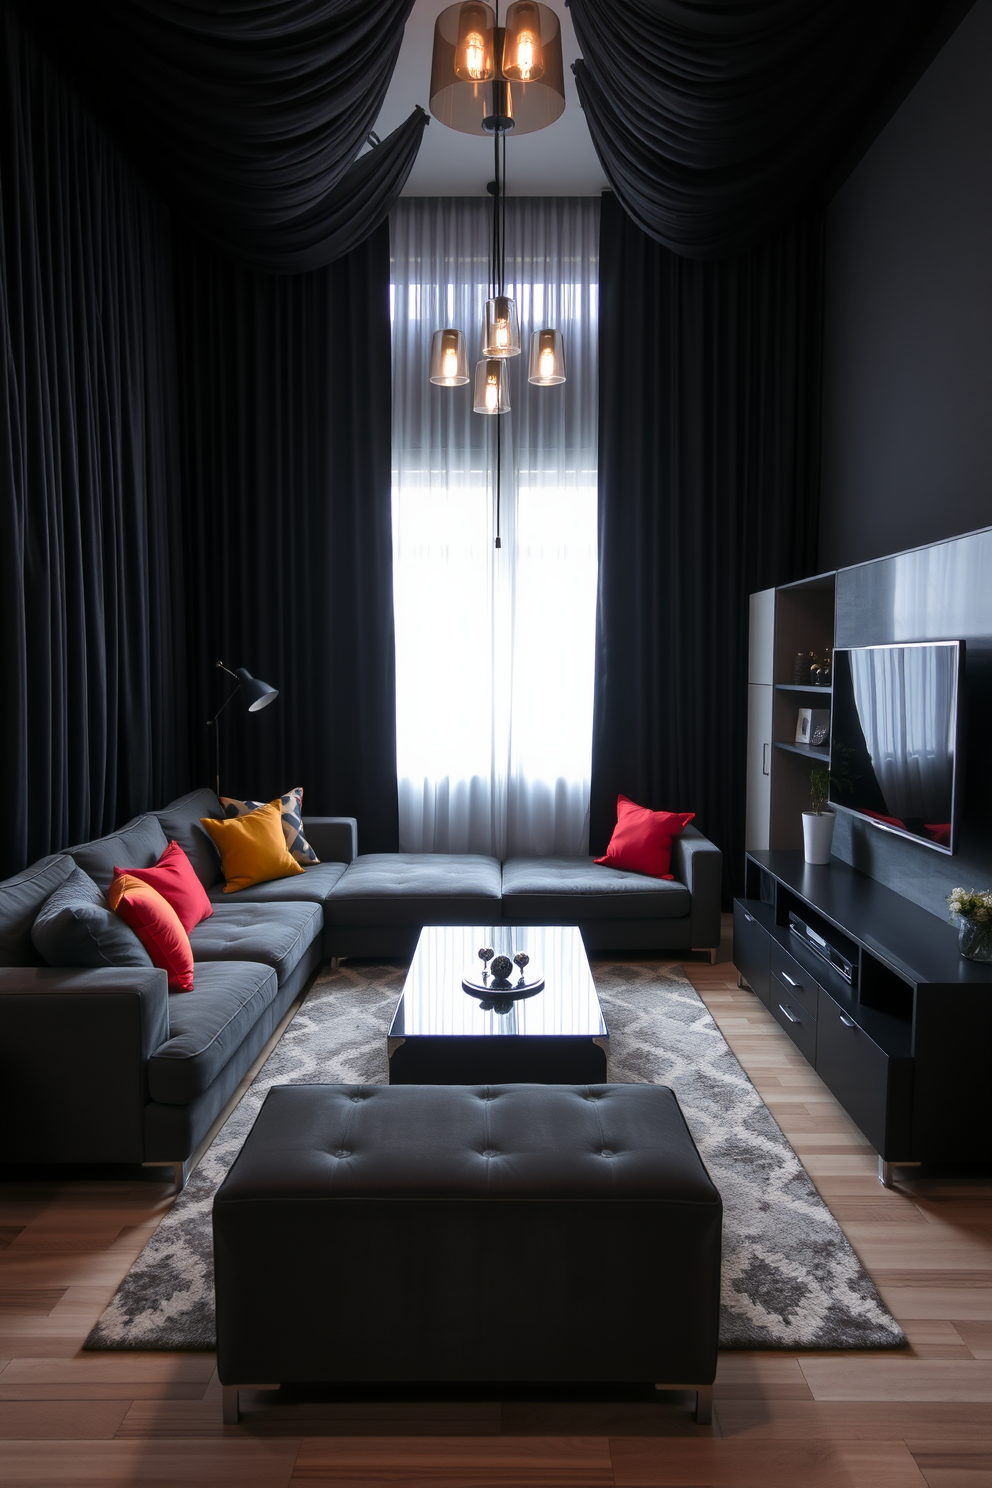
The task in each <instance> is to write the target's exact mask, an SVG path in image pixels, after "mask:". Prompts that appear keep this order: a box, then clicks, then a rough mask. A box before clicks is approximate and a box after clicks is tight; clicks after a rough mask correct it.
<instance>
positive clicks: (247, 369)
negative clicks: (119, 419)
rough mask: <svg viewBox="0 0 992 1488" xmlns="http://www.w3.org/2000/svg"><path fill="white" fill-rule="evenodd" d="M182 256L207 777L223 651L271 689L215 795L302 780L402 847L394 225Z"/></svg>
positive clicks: (228, 751) (235, 738) (230, 721)
mask: <svg viewBox="0 0 992 1488" xmlns="http://www.w3.org/2000/svg"><path fill="white" fill-rule="evenodd" d="M174 262H175V273H176V298H177V303H178V308H179V327H180V332H179V336H180V343H179V355H180V386H181V389H182V397H183V403H184V411H183V414H184V416H183V484H184V488H185V502H186V513H187V576H188V594H189V614H188V634H189V677H190V698H191V715H190V728H191V745H192V749H193V759H194V765H195V767H196V770H195V773H196V778H197V779H199V780H210V781H211V782H212V781H213V778H214V763H213V748H212V738H211V733H212V731H208V730H207V729H206V728H205V727H204V722H205V720H206V719H207V718H208V717H211V716H212V715H213V714H214V713H215V712H216V711H217V708H218V707H219V705H220V703H221V701H222V700H223V698H224V697H225V695H226V694H227V692H228V690H229V687H230V685H231V684H230V682H229V679H227V678H225V677H224V676H223V675H222V674H220V673H218V672H216V670H215V665H214V664H215V663H216V661H218V660H223V661H224V662H225V663H226V664H227V665H228V666H230V667H237V666H245V667H247V668H248V670H249V671H250V672H251V673H252V674H253V675H254V676H257V677H261V678H262V679H263V680H264V681H266V682H269V683H271V684H272V685H273V686H274V687H277V688H279V690H280V696H279V697H278V698H277V699H276V701H275V702H273V703H271V704H270V705H269V706H268V707H266V708H264V709H263V710H261V711H260V712H258V713H254V714H248V713H246V712H245V710H244V708H243V706H242V705H241V703H240V701H239V700H238V698H235V699H234V701H233V702H232V703H231V704H230V706H229V707H227V708H226V710H225V712H224V714H223V718H222V734H221V747H222V758H221V789H222V792H223V794H225V795H233V796H241V797H244V796H250V797H255V798H258V797H262V798H265V799H271V798H272V797H273V796H275V795H276V794H279V793H281V792H283V791H286V790H288V789H290V788H292V787H294V786H297V785H302V786H303V787H304V789H305V792H306V795H305V806H306V809H307V811H308V813H309V814H311V815H328V814H329V815H347V816H357V817H358V822H359V831H360V847H361V849H362V851H365V852H368V851H386V850H389V849H393V850H395V848H396V842H397V808H396V726H395V695H394V667H393V619H392V543H391V514H390V501H391V492H390V483H391V470H390V466H391V461H390V328H389V231H388V227H387V226H385V225H383V226H382V227H380V228H378V229H377V230H376V231H375V233H373V235H372V236H371V237H370V238H369V239H368V240H367V241H366V242H365V243H364V244H363V245H362V246H361V247H360V248H358V249H356V250H354V251H353V252H352V253H350V254H349V255H348V256H347V257H345V258H342V259H339V260H338V261H337V262H336V263H333V264H331V265H329V266H328V267H327V268H324V269H319V270H314V271H313V272H311V273H308V274H296V275H292V276H272V275H267V274H259V273H255V272H254V271H252V270H250V269H245V268H242V267H240V266H239V265H236V264H233V263H231V262H230V261H228V260H224V259H221V258H219V257H217V256H215V255H214V254H212V253H211V252H210V251H209V250H208V249H205V248H203V247H202V246H200V245H198V244H196V243H194V242H193V241H192V240H191V239H189V238H182V239H180V238H178V237H177V241H176V244H175V252H174ZM428 705H429V704H428V703H425V706H428Z"/></svg>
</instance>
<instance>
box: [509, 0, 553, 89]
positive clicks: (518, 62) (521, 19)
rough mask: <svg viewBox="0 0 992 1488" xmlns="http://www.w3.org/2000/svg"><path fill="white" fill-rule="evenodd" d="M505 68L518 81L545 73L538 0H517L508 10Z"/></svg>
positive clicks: (534, 81) (527, 80)
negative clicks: (535, 0)
mask: <svg viewBox="0 0 992 1488" xmlns="http://www.w3.org/2000/svg"><path fill="white" fill-rule="evenodd" d="M502 71H503V76H504V77H505V78H508V79H509V80H510V81H511V82H515V83H536V82H537V80H538V79H539V78H542V77H543V76H544V46H543V43H542V41H541V14H540V7H539V6H538V5H535V4H534V0H516V3H515V4H513V5H511V6H510V8H509V10H508V11H507V12H506V26H505V28H504V31H503V67H502Z"/></svg>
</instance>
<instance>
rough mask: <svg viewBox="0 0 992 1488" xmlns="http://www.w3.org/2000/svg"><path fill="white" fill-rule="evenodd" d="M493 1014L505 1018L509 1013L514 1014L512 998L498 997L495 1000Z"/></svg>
mask: <svg viewBox="0 0 992 1488" xmlns="http://www.w3.org/2000/svg"><path fill="white" fill-rule="evenodd" d="M493 1012H494V1013H496V1014H498V1016H499V1017H505V1016H506V1014H507V1013H512V1012H513V998H512V997H496V998H494V999H493Z"/></svg>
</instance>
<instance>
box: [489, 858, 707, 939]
mask: <svg viewBox="0 0 992 1488" xmlns="http://www.w3.org/2000/svg"><path fill="white" fill-rule="evenodd" d="M691 908H692V896H691V894H690V893H689V890H688V889H687V888H686V886H685V884H681V883H676V882H668V881H666V880H665V879H661V878H649V877H647V876H646V875H645V874H643V873H630V872H628V871H627V870H626V869H624V868H603V867H600V866H599V864H597V863H596V861H595V860H594V859H593V858H510V859H508V861H507V862H505V863H504V864H503V923H504V924H505V925H544V924H548V925H558V924H568V925H575V924H579V923H581V922H582V921H583V920H642V919H650V918H656V919H672V920H674V919H680V918H681V917H682V916H683V915H688V914H689V913H690V911H691Z"/></svg>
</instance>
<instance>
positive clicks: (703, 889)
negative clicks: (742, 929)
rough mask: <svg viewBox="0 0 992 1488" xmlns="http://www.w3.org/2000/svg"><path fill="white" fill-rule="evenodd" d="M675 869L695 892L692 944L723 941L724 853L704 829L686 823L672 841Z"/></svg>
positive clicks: (708, 946) (699, 946) (701, 947)
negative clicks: (700, 830)
mask: <svg viewBox="0 0 992 1488" xmlns="http://www.w3.org/2000/svg"><path fill="white" fill-rule="evenodd" d="M672 872H673V873H674V875H675V877H676V878H677V879H679V880H680V881H681V882H682V883H684V884H685V886H686V888H687V889H688V890H689V893H690V894H691V895H692V909H691V911H690V914H691V919H692V947H693V950H701V951H702V950H710V949H713V948H715V947H716V946H718V945H719V944H720V903H721V897H722V893H723V854H722V853H721V851H720V849H719V848H718V847H715V846H714V844H713V843H712V842H710V841H709V839H708V838H706V837H704V836H703V834H702V832H697V830H696V828H695V827H686V829H685V831H684V832H681V833H680V834H679V836H678V837H676V838H675V840H674V842H673V843H672Z"/></svg>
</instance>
